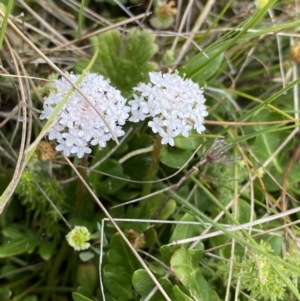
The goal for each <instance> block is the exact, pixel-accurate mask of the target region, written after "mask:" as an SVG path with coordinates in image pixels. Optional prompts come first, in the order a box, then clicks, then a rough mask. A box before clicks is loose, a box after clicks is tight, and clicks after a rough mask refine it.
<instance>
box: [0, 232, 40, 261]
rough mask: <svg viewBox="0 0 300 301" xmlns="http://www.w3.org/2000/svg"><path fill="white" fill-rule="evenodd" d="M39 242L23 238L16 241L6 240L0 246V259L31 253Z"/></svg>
mask: <svg viewBox="0 0 300 301" xmlns="http://www.w3.org/2000/svg"><path fill="white" fill-rule="evenodd" d="M40 242H41V240H40V239H38V238H35V237H34V238H33V237H31V238H23V239H18V240H6V241H5V242H4V244H3V245H2V246H0V258H6V257H11V256H16V255H19V254H23V253H31V252H32V251H33V250H34V249H35V248H36V246H37V245H38V244H39V243H40Z"/></svg>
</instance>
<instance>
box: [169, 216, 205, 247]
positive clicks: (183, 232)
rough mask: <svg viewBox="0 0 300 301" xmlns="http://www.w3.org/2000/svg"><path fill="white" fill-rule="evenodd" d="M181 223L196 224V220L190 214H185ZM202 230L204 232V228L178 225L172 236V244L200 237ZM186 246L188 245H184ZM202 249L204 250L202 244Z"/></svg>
mask: <svg viewBox="0 0 300 301" xmlns="http://www.w3.org/2000/svg"><path fill="white" fill-rule="evenodd" d="M180 221H181V222H195V221H196V220H195V218H194V217H193V216H192V215H190V214H189V213H185V214H184V216H183V217H182V218H181V219H180ZM202 230H203V227H202V226H200V225H193V224H190V225H189V224H178V225H176V227H175V229H174V231H173V233H172V235H171V238H170V242H173V241H176V240H180V239H185V238H190V237H193V236H197V235H200V234H201V232H202ZM184 245H187V244H184ZM201 248H202V249H204V247H203V245H202V243H201Z"/></svg>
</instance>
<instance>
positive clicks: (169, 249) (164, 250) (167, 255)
mask: <svg viewBox="0 0 300 301" xmlns="http://www.w3.org/2000/svg"><path fill="white" fill-rule="evenodd" d="M179 248H180V246H178V245H177V246H176V245H172V246H168V245H163V246H161V247H160V248H159V252H160V253H161V255H162V260H163V261H164V262H165V263H167V264H169V262H170V260H171V257H172V256H173V254H174V252H175V251H176V250H178V249H179Z"/></svg>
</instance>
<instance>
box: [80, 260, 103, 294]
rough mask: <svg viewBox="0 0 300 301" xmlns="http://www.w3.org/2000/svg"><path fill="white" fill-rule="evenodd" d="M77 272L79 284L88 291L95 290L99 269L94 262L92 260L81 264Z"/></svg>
mask: <svg viewBox="0 0 300 301" xmlns="http://www.w3.org/2000/svg"><path fill="white" fill-rule="evenodd" d="M76 274H77V281H78V284H79V285H80V286H82V287H84V288H86V289H87V290H88V291H90V292H93V291H94V289H95V288H96V286H97V283H98V271H97V268H96V267H95V265H94V263H92V262H91V261H90V262H86V263H81V264H79V265H78V266H77V271H76Z"/></svg>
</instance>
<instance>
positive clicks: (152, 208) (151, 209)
mask: <svg viewBox="0 0 300 301" xmlns="http://www.w3.org/2000/svg"><path fill="white" fill-rule="evenodd" d="M164 199H165V195H163V194H159V195H155V196H152V197H150V198H148V200H147V202H144V207H143V208H142V210H141V216H140V217H141V218H151V217H152V215H153V214H154V213H155V212H156V211H157V210H158V209H159V207H160V205H161V203H162V202H163V200H164ZM176 208H177V204H176V202H175V200H173V199H170V200H169V201H168V202H167V203H166V205H165V206H164V208H163V209H162V210H161V212H160V213H159V215H158V217H157V219H158V220H165V219H168V218H169V217H170V216H171V215H172V214H173V213H174V211H175V210H176Z"/></svg>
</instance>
